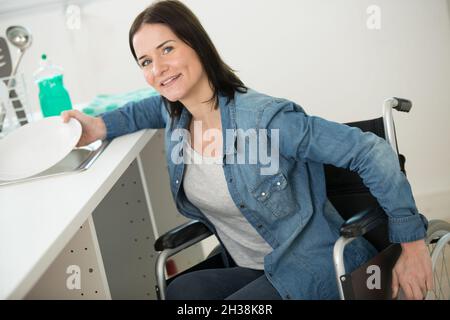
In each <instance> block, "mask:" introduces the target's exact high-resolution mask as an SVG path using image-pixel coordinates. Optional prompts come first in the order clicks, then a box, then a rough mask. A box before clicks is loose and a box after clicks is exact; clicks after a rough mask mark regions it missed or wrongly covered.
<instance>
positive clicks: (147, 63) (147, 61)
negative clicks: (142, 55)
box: [141, 59, 152, 67]
mask: <svg viewBox="0 0 450 320" xmlns="http://www.w3.org/2000/svg"><path fill="white" fill-rule="evenodd" d="M151 62H152V61H151V60H149V59H145V60H144V61H142V63H141V66H143V67H146V66H148V65H149V64H150V63H151Z"/></svg>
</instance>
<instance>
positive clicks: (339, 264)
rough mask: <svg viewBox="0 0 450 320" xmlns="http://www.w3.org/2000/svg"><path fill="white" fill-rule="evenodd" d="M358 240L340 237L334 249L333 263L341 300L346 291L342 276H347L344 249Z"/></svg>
mask: <svg viewBox="0 0 450 320" xmlns="http://www.w3.org/2000/svg"><path fill="white" fill-rule="evenodd" d="M355 239H356V238H346V237H340V238H339V239H338V240H337V241H336V243H335V244H334V248H333V262H334V270H335V273H336V281H337V286H338V289H339V296H340V298H341V300H344V299H345V297H344V289H343V288H342V284H341V276H343V275H345V264H344V249H345V246H346V245H347V244H349V243H350V242H352V241H353V240H355Z"/></svg>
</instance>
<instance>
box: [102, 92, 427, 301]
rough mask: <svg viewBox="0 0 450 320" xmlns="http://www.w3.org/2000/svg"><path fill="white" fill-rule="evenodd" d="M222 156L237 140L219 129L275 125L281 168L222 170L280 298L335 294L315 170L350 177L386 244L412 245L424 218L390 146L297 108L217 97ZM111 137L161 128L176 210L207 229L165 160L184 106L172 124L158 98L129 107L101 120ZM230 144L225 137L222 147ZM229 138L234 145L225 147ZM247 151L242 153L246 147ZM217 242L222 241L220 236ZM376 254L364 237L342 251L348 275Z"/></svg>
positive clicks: (327, 225) (233, 151)
mask: <svg viewBox="0 0 450 320" xmlns="http://www.w3.org/2000/svg"><path fill="white" fill-rule="evenodd" d="M219 108H220V115H221V122H222V131H223V141H224V143H223V155H224V160H225V158H227V157H236V155H237V154H238V153H239V152H240V151H239V148H229V147H227V146H230V145H231V146H235V142H236V139H237V138H238V137H237V136H236V135H234V136H227V134H225V131H226V130H225V129H234V130H236V129H243V130H244V131H245V130H248V129H257V130H259V129H267V130H268V131H267V136H268V140H269V141H270V139H271V132H272V131H271V129H279V131H278V134H279V154H280V156H279V166H278V168H277V169H278V170H277V171H276V172H275V173H273V174H271V175H262V174H261V169H262V167H264V166H265V165H263V164H261V163H259V162H258V163H256V164H254V163H248V164H230V163H228V161H224V163H223V170H224V173H225V178H226V180H227V184H228V190H229V192H230V195H231V197H232V199H233V201H234V203H235V204H236V206H237V207H238V208H239V209H240V211H241V212H242V214H243V215H244V216H245V217H246V218H247V220H248V221H249V222H250V224H251V225H252V226H253V227H254V228H255V229H256V230H257V231H258V232H259V234H260V235H261V236H262V237H263V238H264V239H265V240H266V241H267V243H269V244H270V245H271V246H272V248H273V251H272V252H271V253H270V254H268V255H267V256H266V257H265V259H264V270H265V274H266V275H267V277H268V279H269V281H270V282H271V283H272V285H273V286H274V287H275V288H276V289H277V290H278V292H279V293H280V295H281V296H282V297H283V298H284V299H337V298H339V294H338V289H337V285H336V280H335V276H334V266H333V260H332V252H333V245H334V243H335V241H336V240H337V239H338V237H339V227H340V225H341V224H342V223H343V220H342V218H341V217H340V215H339V214H338V213H337V211H336V210H335V209H334V207H333V206H332V205H331V203H330V202H329V200H328V199H327V195H326V186H325V175H324V168H323V164H324V163H327V164H332V165H334V166H337V167H343V168H348V169H350V170H353V171H356V172H358V173H359V175H360V176H361V177H362V179H363V181H364V183H365V185H366V186H367V187H368V188H369V189H370V191H371V192H372V194H373V195H374V196H375V197H376V198H377V200H378V202H379V203H380V205H381V206H382V207H383V209H384V210H385V212H386V213H387V214H388V216H389V237H390V240H391V242H394V243H400V242H410V241H414V240H418V239H423V238H424V237H425V235H426V219H425V218H424V217H423V216H422V215H420V214H419V213H418V211H417V208H416V205H415V202H414V199H413V196H412V192H411V188H410V185H409V183H408V182H407V180H406V178H405V176H404V174H403V173H402V172H401V171H400V168H399V163H398V159H397V156H396V154H395V153H394V151H393V149H392V148H391V147H390V145H389V144H388V143H387V142H386V141H385V140H383V139H381V138H379V137H377V136H376V135H374V134H372V133H362V131H361V130H360V129H357V128H351V127H349V126H346V125H343V124H338V123H335V122H331V121H327V120H324V119H322V118H319V117H314V116H309V115H307V114H306V113H305V111H304V110H303V109H302V108H301V107H300V106H299V105H297V104H296V103H294V102H292V101H289V100H286V99H279V98H274V97H270V96H267V95H264V94H261V93H258V92H256V91H254V90H251V89H249V90H248V92H247V93H239V92H236V93H235V98H234V100H231V101H227V99H226V98H225V97H223V96H219ZM101 117H102V118H103V120H104V122H105V124H106V128H107V137H106V139H108V140H110V139H113V138H115V137H117V136H120V135H124V134H128V133H132V132H135V131H137V130H141V129H146V128H165V148H166V157H167V164H168V170H169V176H170V186H171V191H172V194H173V198H174V200H175V203H176V206H177V209H178V211H179V212H180V213H181V214H183V215H184V216H186V217H188V218H192V219H197V220H200V221H202V222H204V223H205V224H206V225H207V226H208V227H209V228H210V229H211V230H212V231H213V232H214V233H215V228H214V226H213V225H212V224H211V223H210V222H209V221H208V220H207V219H206V218H205V216H204V215H203V214H202V213H201V212H200V210H199V209H198V208H197V207H195V206H194V205H193V204H192V203H190V202H189V200H188V199H187V198H186V195H185V193H184V190H183V188H181V186H182V180H183V172H184V168H185V164H184V163H183V162H182V161H172V158H171V157H173V156H174V155H175V156H176V155H178V156H180V157H181V156H182V155H183V143H182V142H183V141H184V139H186V138H187V137H186V135H185V134H178V135H177V134H175V133H176V130H177V129H187V128H188V125H189V122H190V119H191V115H190V113H189V112H188V111H187V109H183V111H182V113H181V115H180V117H179V118H177V119H176V120H175V121H174V123H173V125H172V126H171V119H170V117H169V115H168V112H167V111H166V109H165V107H164V104H163V101H162V99H161V97H160V96H154V97H150V98H147V99H145V100H142V101H139V102H132V103H128V104H126V105H125V106H123V107H122V108H119V109H117V110H115V111H111V112H107V113H104V114H102V115H101ZM227 139H228V141H227ZM230 139H231V140H234V141H231V143H230ZM244 152H245V151H244ZM219 240H220V239H219ZM375 254H376V250H375V249H374V248H373V247H372V246H371V245H370V244H369V243H368V242H367V241H366V240H364V239H363V238H361V239H357V240H355V241H353V242H352V243H350V244H349V245H348V246H347V247H346V250H345V256H344V260H345V262H346V270H347V271H351V270H353V269H355V268H356V267H357V266H359V265H360V264H362V263H364V262H365V261H367V260H368V259H369V258H371V257H372V256H373V255H375Z"/></svg>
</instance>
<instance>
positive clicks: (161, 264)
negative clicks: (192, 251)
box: [156, 234, 211, 300]
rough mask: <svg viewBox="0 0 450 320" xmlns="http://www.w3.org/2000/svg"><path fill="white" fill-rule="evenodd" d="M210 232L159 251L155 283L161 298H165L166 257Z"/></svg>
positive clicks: (204, 237)
mask: <svg viewBox="0 0 450 320" xmlns="http://www.w3.org/2000/svg"><path fill="white" fill-rule="evenodd" d="M209 236H211V234H207V235H204V234H203V235H200V236H198V237H197V238H194V239H192V240H191V241H188V242H186V243H183V244H182V245H181V246H178V247H176V248H173V249H165V250H163V251H161V252H160V253H159V255H158V258H157V259H156V283H157V284H158V289H159V296H160V298H161V300H165V299H166V274H165V267H166V262H167V259H169V258H170V257H171V256H173V255H174V254H176V253H178V252H180V251H182V250H184V249H186V248H188V247H190V246H192V245H194V244H196V243H198V242H200V241H202V240H203V239H206V238H208V237H209Z"/></svg>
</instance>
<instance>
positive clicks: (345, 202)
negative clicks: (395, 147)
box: [324, 117, 405, 250]
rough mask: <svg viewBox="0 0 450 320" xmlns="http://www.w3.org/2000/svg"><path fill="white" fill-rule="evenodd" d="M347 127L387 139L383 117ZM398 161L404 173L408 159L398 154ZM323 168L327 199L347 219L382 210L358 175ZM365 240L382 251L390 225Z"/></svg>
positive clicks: (347, 171) (387, 240)
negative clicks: (378, 208)
mask: <svg viewBox="0 0 450 320" xmlns="http://www.w3.org/2000/svg"><path fill="white" fill-rule="evenodd" d="M346 124H347V125H348V126H351V127H358V128H360V129H361V130H362V131H364V132H372V133H374V134H376V135H378V136H379V137H381V138H383V139H384V138H385V132H384V125H383V118H382V117H381V118H377V119H372V120H366V121H359V122H351V123H346ZM399 161H400V167H401V169H402V171H403V172H405V170H404V163H405V158H404V157H403V156H402V155H399ZM324 167H325V178H326V185H327V195H328V199H329V200H330V201H331V203H332V204H333V206H334V207H335V208H336V210H337V211H338V212H339V214H340V215H341V216H342V217H343V219H344V220H348V219H349V218H351V217H352V216H354V215H355V214H356V213H358V212H361V211H363V210H366V209H369V208H373V207H379V204H378V201H377V200H376V198H375V197H374V196H373V195H372V194H371V193H370V191H369V189H368V188H367V187H366V186H365V185H364V183H363V182H362V179H361V178H360V176H359V175H358V174H357V173H355V172H352V171H350V170H347V169H342V168H337V167H334V166H332V165H325V166H324ZM364 237H365V238H366V239H367V240H368V241H370V242H371V243H372V244H373V245H374V246H375V247H376V248H377V249H378V250H382V249H384V248H386V247H387V246H388V245H389V244H390V242H389V238H388V231H387V225H385V224H383V225H381V226H380V227H377V228H375V229H374V230H372V231H370V232H368V233H367V234H366V235H365V236H364Z"/></svg>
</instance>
